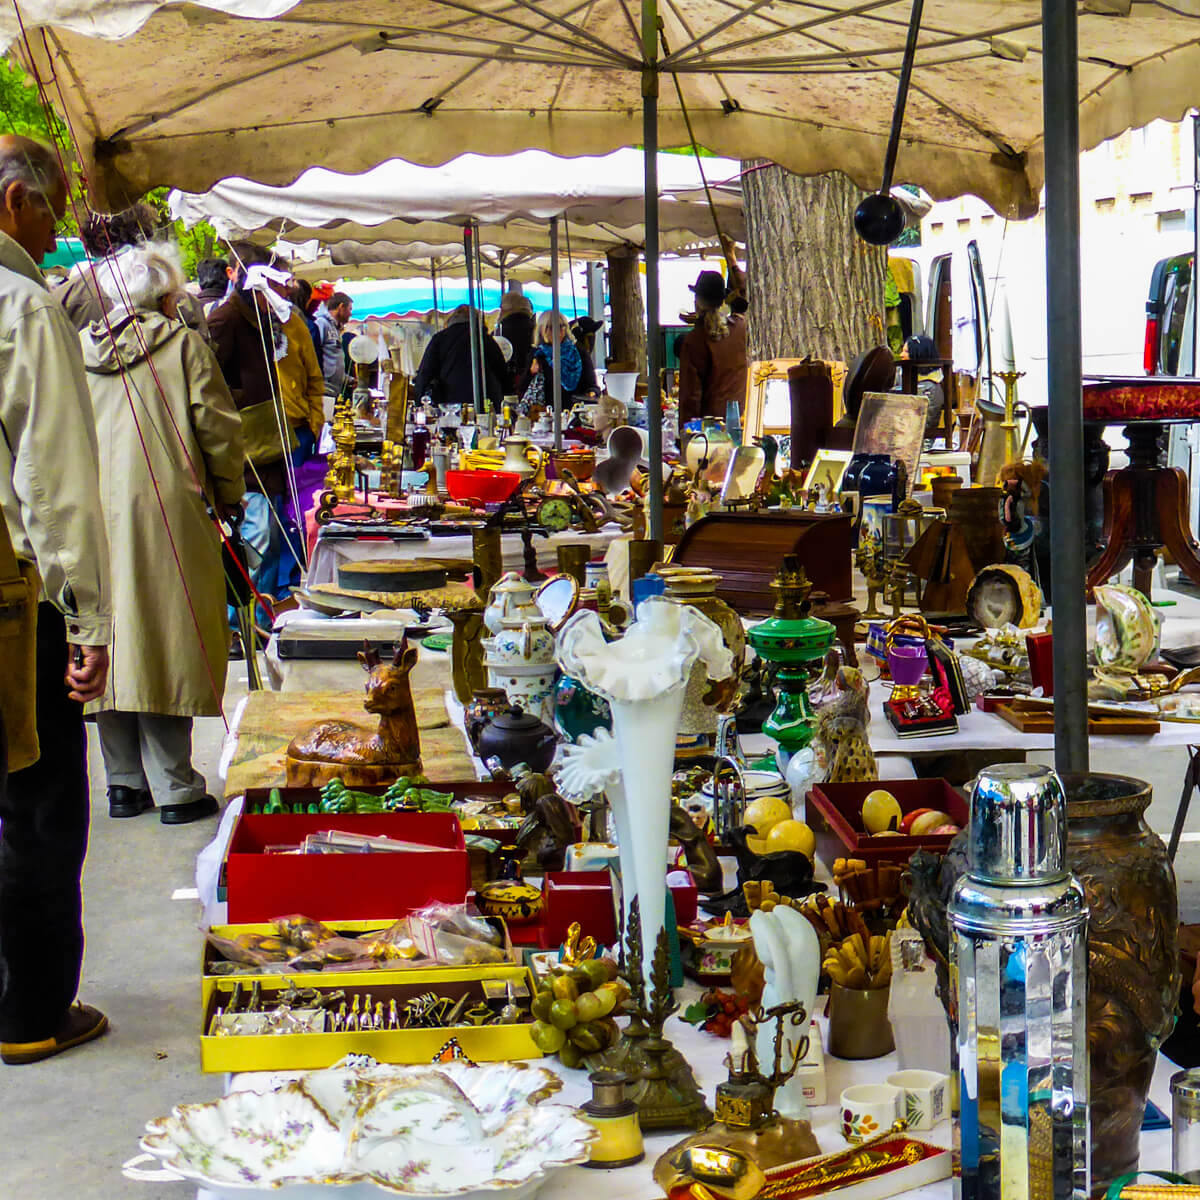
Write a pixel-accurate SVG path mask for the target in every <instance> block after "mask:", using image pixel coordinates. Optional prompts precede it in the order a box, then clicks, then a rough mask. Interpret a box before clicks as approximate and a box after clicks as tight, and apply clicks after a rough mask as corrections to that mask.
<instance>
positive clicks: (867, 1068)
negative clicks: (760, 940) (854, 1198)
mask: <svg viewBox="0 0 1200 1200" xmlns="http://www.w3.org/2000/svg"><path fill="white" fill-rule="evenodd" d="M698 991H699V989H698V988H697V987H696V985H694V984H688V985H686V986H685V987H684V988H683V989H682V990H681V991H680V992H678V993H677V995H678V996H679V999H680V1001H681V1003H682V1004H684V1005H686V1004H687V1003H689V1002H690V1000H691V999H694V998H695V996H696V995H697V993H698ZM818 1003H819V1006H820V1005H821V1004H823V1001H819V1002H818ZM818 1022H819V1023H820V1024H821V1025H822V1028H823V1024H824V1023H823V1018H820V1017H819V1018H818ZM666 1032H667V1035H668V1036H669V1037H670V1038H671V1040H672V1041H673V1042H674V1043H675V1045H676V1046H677V1047H678V1048H679V1050H680V1052H681V1053H682V1054H683V1056H684V1057H685V1058H686V1059H687V1060H688V1062H689V1063H691V1065H692V1069H693V1071H694V1072H695V1074H696V1079H697V1081H698V1082H699V1084H700V1088H701V1091H703V1093H704V1095H705V1098H706V1100H707V1101H708V1103H709V1105H710V1106H711V1104H712V1099H713V1089H714V1088H715V1087H716V1085H717V1084H718V1083H720V1082H721V1080H723V1079H724V1078H725V1070H724V1067H723V1066H722V1059H723V1058H724V1056H725V1054H726V1053H727V1052H728V1050H729V1040H728V1039H727V1038H717V1037H713V1036H712V1035H710V1034H707V1033H704V1032H702V1031H701V1030H699V1029H696V1028H694V1027H693V1026H690V1025H687V1024H685V1023H684V1022H682V1021H680V1020H679V1018H678V1017H672V1018H671V1019H670V1020H669V1021H668V1023H667V1028H666ZM537 1065H542V1066H546V1067H549V1068H550V1069H551V1070H553V1071H556V1072H557V1073H558V1074H559V1075H561V1076H562V1077H563V1089H562V1091H561V1092H559V1093H558V1095H557V1096H556V1097H555V1101H556V1102H561V1103H567V1104H575V1105H578V1104H582V1103H583V1102H584V1101H585V1100H587V1099H588V1098H589V1096H590V1094H591V1089H590V1088H589V1086H588V1083H587V1075H586V1073H585V1072H583V1071H568V1070H566V1069H565V1068H563V1067H562V1066H561V1064H559V1063H558V1061H557V1060H556V1059H551V1058H545V1059H541V1060H539V1061H538V1063H537ZM897 1069H898V1067H897V1063H896V1056H895V1055H894V1054H889V1055H887V1056H886V1057H884V1058H876V1059H870V1060H867V1061H865V1062H851V1061H848V1060H844V1059H838V1058H831V1057H830V1056H829V1055H828V1054H827V1055H826V1057H825V1081H826V1096H827V1100H828V1103H826V1104H824V1105H822V1106H821V1107H820V1108H814V1109H812V1127H813V1133H814V1134H815V1135H816V1138H817V1142H818V1143H819V1145H820V1147H821V1149H822V1151H823V1152H825V1153H832V1152H833V1151H835V1150H840V1149H844V1148H845V1146H846V1143H845V1142H844V1141H843V1140H842V1137H841V1131H840V1120H839V1116H838V1103H837V1101H838V1097H839V1096H840V1095H841V1093H842V1091H843V1090H844V1089H845V1088H848V1087H850V1086H852V1085H853V1084H856V1083H872V1082H882V1081H883V1080H884V1079H885V1078H886V1077H887V1076H888V1075H890V1074H891V1073H892V1072H893V1071H895V1070H897ZM1177 1070H1178V1068H1177V1067H1176V1066H1175V1065H1174V1064H1173V1063H1171V1062H1169V1061H1168V1060H1167V1059H1165V1058H1161V1057H1160V1058H1159V1060H1158V1067H1157V1069H1156V1070H1155V1074H1154V1080H1153V1082H1152V1084H1151V1087H1150V1098H1151V1099H1152V1100H1153V1101H1154V1102H1155V1104H1157V1105H1158V1107H1159V1108H1160V1109H1162V1110H1163V1112H1165V1113H1167V1114H1168V1116H1169V1115H1170V1112H1171V1094H1170V1079H1171V1075H1172V1074H1174V1072H1175V1071H1177ZM284 1078H286V1076H285V1075H281V1074H261V1075H238V1076H233V1077H231V1078H230V1079H229V1080H228V1081H227V1082H228V1084H229V1086H230V1087H231V1088H232V1087H247V1086H251V1087H253V1086H259V1085H260V1084H263V1083H265V1084H267V1085H268V1086H270V1085H271V1084H273V1083H274V1082H276V1081H278V1080H281V1079H284ZM684 1136H685V1134H683V1133H680V1132H674V1133H656V1134H653V1135H650V1136H647V1137H646V1139H645V1140H646V1157H645V1158H644V1159H643V1160H642V1162H640V1163H638V1164H637V1165H636V1166H632V1167H624V1168H622V1169H620V1170H618V1171H599V1170H593V1169H591V1168H584V1167H570V1168H568V1169H566V1170H565V1171H563V1172H561V1173H560V1174H559V1175H558V1176H557V1177H556V1178H554V1179H552V1180H551V1181H550V1182H549V1183H548V1184H547V1185H546V1186H545V1187H543V1188H542V1189H541V1190H540V1191H539V1192H538V1193H537V1195H538V1198H539V1200H613V1197H620V1200H661V1197H662V1194H663V1193H662V1189H661V1188H659V1187H658V1186H657V1185H656V1184H655V1182H654V1180H653V1177H652V1175H651V1171H652V1169H653V1167H654V1163H655V1160H656V1159H657V1158H658V1157H659V1156H660V1155H661V1154H662V1153H663V1152H664V1151H666V1150H667V1149H669V1148H670V1147H671V1146H673V1145H674V1144H675V1143H676V1142H677V1141H679V1140H680V1139H681V1138H683V1137H684ZM914 1136H916V1137H919V1138H921V1139H922V1140H923V1141H928V1142H931V1143H933V1144H935V1145H940V1146H946V1147H948V1146H949V1145H950V1140H951V1129H950V1123H949V1121H943V1122H942V1123H941V1124H940V1125H938V1126H936V1127H935V1128H934V1129H933V1130H931V1131H929V1132H924V1133H917V1134H915V1135H914ZM1141 1162H1142V1165H1143V1167H1144V1168H1146V1169H1169V1168H1170V1164H1171V1134H1170V1130H1160V1131H1156V1132H1153V1133H1143V1134H1142V1153H1141ZM952 1189H953V1184H952V1182H951V1180H949V1179H946V1180H942V1181H940V1182H938V1183H933V1184H927V1185H926V1186H924V1187H921V1188H915V1189H913V1190H912V1191H910V1192H906V1193H904V1194H905V1195H906V1196H911V1197H913V1200H949V1197H950V1196H951V1194H952ZM380 1195H381V1197H382V1196H383V1195H384V1193H382V1192H381V1193H380ZM197 1200H215V1198H214V1196H213V1193H211V1192H207V1191H205V1190H204V1189H201V1190H200V1192H199V1196H198V1198H197Z"/></svg>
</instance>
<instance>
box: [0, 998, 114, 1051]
mask: <svg viewBox="0 0 1200 1200" xmlns="http://www.w3.org/2000/svg"><path fill="white" fill-rule="evenodd" d="M107 1029H108V1018H107V1017H106V1016H105V1015H104V1014H103V1013H102V1012H101V1011H100V1010H99V1009H98V1008H93V1007H92V1006H91V1005H90V1004H80V1003H79V1002H78V1001H76V1002H75V1003H74V1004H73V1005H71V1007H70V1009H69V1010H68V1011H67V1015H66V1016H65V1017H64V1018H63V1023H62V1025H61V1026H60V1027H59V1030H58V1032H57V1033H56V1034H55V1035H54V1036H53V1037H51V1038H44V1039H43V1040H42V1041H40V1042H0V1062H4V1063H7V1064H8V1065H9V1066H10V1067H17V1066H21V1065H23V1064H25V1063H35V1062H41V1061H42V1059H43V1058H53V1057H54V1056H55V1055H56V1054H61V1053H62V1052H63V1051H64V1050H70V1049H71V1047H72V1046H82V1045H83V1043H84V1042H90V1041H91V1040H92V1039H93V1038H98V1037H99V1036H100V1035H101V1034H102V1033H104V1032H105V1031H106V1030H107Z"/></svg>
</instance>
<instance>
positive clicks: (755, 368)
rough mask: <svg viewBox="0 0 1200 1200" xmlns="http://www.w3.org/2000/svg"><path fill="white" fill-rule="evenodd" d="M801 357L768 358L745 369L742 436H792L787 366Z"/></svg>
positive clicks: (796, 362)
mask: <svg viewBox="0 0 1200 1200" xmlns="http://www.w3.org/2000/svg"><path fill="white" fill-rule="evenodd" d="M803 361H804V360H803V359H800V358H769V359H764V360H758V361H755V362H752V363H751V364H750V366H749V367H748V368H747V369H746V411H745V414H744V415H743V417H742V436H743V438H744V439H745V440H746V441H747V442H753V441H754V440H755V439H756V438H760V437H762V436H763V435H764V434H768V433H769V434H771V436H772V437H776V438H778V437H787V438H790V437H791V436H792V396H791V392H790V391H789V389H788V367H794V366H796V365H797V364H798V363H801V362H803Z"/></svg>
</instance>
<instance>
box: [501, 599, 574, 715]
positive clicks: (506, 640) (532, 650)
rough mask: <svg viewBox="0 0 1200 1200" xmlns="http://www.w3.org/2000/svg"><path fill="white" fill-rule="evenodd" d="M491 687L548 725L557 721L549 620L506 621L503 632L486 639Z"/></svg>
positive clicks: (511, 702) (502, 627) (556, 671)
mask: <svg viewBox="0 0 1200 1200" xmlns="http://www.w3.org/2000/svg"><path fill="white" fill-rule="evenodd" d="M483 647H484V660H483V663H484V666H485V667H486V668H487V673H488V684H489V685H490V686H491V687H497V688H503V689H504V691H505V694H506V695H507V696H508V702H509V703H510V704H519V705H520V706H521V707H522V708H524V709H525V710H526V711H528V712H532V713H535V714H536V715H537V716H538V717H540V718H541V719H543V720H545V721H549V720H551V719H552V717H553V693H554V682H555V679H556V678H557V676H558V667H557V665H556V664H555V661H554V634H553V633H551V632H550V629H549V627H548V626H547V623H546V619H545V617H543V616H541V615H538V616H537V617H534V618H529V619H523V618H516V617H514V618H506V619H505V620H504V622H503V623H502V625H501V628H500V632H499V633H497V634H496V636H495V637H493V638H488V639H485V641H484V643H483Z"/></svg>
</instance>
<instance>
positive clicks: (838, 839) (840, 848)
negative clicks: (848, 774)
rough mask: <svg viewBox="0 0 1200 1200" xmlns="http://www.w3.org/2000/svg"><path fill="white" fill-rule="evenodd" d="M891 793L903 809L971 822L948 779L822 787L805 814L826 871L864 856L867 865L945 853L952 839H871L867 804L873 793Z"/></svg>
mask: <svg viewBox="0 0 1200 1200" xmlns="http://www.w3.org/2000/svg"><path fill="white" fill-rule="evenodd" d="M877 788H882V789H883V790H884V791H888V792H891V793H892V795H893V796H895V797H896V800H897V801H898V802H899V804H900V811H901V812H904V813H910V812H912V811H913V810H914V809H917V808H932V809H936V810H937V811H939V812H944V813H949V815H950V817H951V819H952V820H953V821H954V823H955V824H956V825H958V826H959V828H965V827H966V824H967V816H968V810H967V802H966V801H965V800H964V799H963V798H962V796H961V795H959V793H958V792H956V791H955V790H954V788H952V787H951V786H950V785H949V784H948V783H947V782H946V781H945V780H944V779H882V780H867V781H865V782H863V783H820V784H817V786H816V787H814V788H813V789H812V791H810V792H809V793H808V797H807V799H806V814H805V815H806V816H807V817H808V825H809V828H811V829H812V831H813V833H814V834H815V835H816V839H817V851H818V853H819V854H820V856H821V858H822V860H823V861H824V862H825V865H826V866H827V867H832V866H833V861H834V859H836V858H861V859H862V860H863V861H864V862H866V863H868V864H872V865H873V864H875V863H879V862H892V863H906V862H908V860H909V859H910V858H912V856H913V855H914V854H915V853H916V852H917V851H918V850H931V851H933V852H934V853H935V854H945V853H946V851H947V850H948V849H949V848H950V843H951V841H952V840H953V838H952V837H951V836H950V835H948V834H941V835H939V836H937V837H932V836H930V837H903V836H901V837H872V836H871V835H870V834H869V833H867V831H866V830H865V829H864V828H863V823H862V806H863V801H864V800H865V799H866V798H867V796H868V794H869V793H871V792H873V791H875V790H876V789H877Z"/></svg>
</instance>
